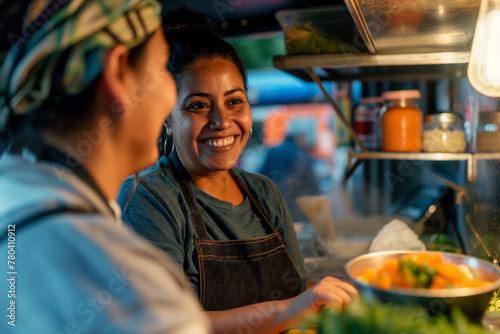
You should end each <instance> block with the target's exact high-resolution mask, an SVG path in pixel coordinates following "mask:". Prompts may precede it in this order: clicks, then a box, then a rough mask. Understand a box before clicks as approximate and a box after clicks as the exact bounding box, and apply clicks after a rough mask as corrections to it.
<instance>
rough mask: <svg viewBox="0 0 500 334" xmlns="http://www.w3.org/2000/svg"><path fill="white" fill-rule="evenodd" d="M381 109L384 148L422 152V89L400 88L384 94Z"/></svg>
mask: <svg viewBox="0 0 500 334" xmlns="http://www.w3.org/2000/svg"><path fill="white" fill-rule="evenodd" d="M383 99H384V107H383V108H382V110H381V113H382V116H381V122H380V124H381V130H382V150H383V151H385V152H420V151H421V150H422V123H423V121H422V111H421V110H420V109H419V108H418V101H419V99H420V91H418V90H398V91H389V92H385V93H384V94H383Z"/></svg>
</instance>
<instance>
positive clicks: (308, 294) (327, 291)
mask: <svg viewBox="0 0 500 334" xmlns="http://www.w3.org/2000/svg"><path fill="white" fill-rule="evenodd" d="M357 296H358V291H357V290H356V288H354V287H353V286H352V285H350V284H348V283H346V282H344V281H341V280H339V279H337V278H334V277H325V278H323V279H322V280H321V281H319V282H318V283H316V284H315V285H313V286H312V287H311V288H309V289H308V290H306V291H304V292H303V293H302V294H300V295H298V296H297V297H295V299H296V300H295V301H293V303H297V304H300V305H301V306H302V308H303V309H304V310H308V309H310V310H317V309H318V308H319V307H320V306H322V305H327V306H334V305H335V306H337V307H339V308H343V307H345V306H347V305H348V304H349V303H350V302H351V301H352V299H353V298H356V297H357Z"/></svg>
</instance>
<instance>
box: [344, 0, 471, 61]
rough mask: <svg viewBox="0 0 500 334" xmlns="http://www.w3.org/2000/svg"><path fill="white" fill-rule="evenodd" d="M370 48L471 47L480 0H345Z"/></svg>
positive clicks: (453, 48) (415, 50)
mask: <svg viewBox="0 0 500 334" xmlns="http://www.w3.org/2000/svg"><path fill="white" fill-rule="evenodd" d="M344 2H345V3H346V5H347V7H348V8H349V11H350V13H351V16H352V17H353V19H354V22H355V24H356V26H357V28H358V30H359V31H360V34H361V36H362V37H363V40H364V42H365V44H366V45H367V46H368V47H369V50H370V52H372V53H375V52H376V53H380V52H417V51H442V50H459V49H461V50H466V49H470V44H471V41H472V37H473V35H474V29H475V26H476V21H477V15H478V11H479V3H480V0H422V1H400V0H376V1H374V0H344Z"/></svg>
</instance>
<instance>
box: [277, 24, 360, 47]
mask: <svg viewBox="0 0 500 334" xmlns="http://www.w3.org/2000/svg"><path fill="white" fill-rule="evenodd" d="M285 43H286V49H287V52H288V53H290V54H307V53H339V52H354V51H355V48H354V47H352V46H350V45H348V44H346V43H342V41H341V40H340V38H338V37H334V36H331V35H330V34H329V33H327V32H324V31H321V30H317V29H314V28H313V27H312V24H311V22H307V23H303V24H297V25H295V26H293V27H292V28H290V29H288V30H285Z"/></svg>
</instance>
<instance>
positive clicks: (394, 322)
mask: <svg viewBox="0 0 500 334" xmlns="http://www.w3.org/2000/svg"><path fill="white" fill-rule="evenodd" d="M302 328H305V329H309V328H315V329H316V330H317V333H318V334H337V333H338V334H341V333H356V334H373V333H383V334H401V333H405V334H422V333H425V334H462V333H463V334H491V333H493V332H491V331H490V330H488V329H486V328H484V327H482V326H480V325H479V324H477V323H474V322H472V321H470V320H469V319H468V318H467V317H466V316H465V315H464V314H463V313H462V312H461V311H460V309H458V308H455V309H453V310H452V313H451V316H450V317H449V318H448V317H446V316H445V315H439V316H437V317H431V316H430V315H429V314H428V313H427V311H426V310H425V309H424V308H421V307H418V306H401V305H395V304H390V303H387V304H383V303H378V302H377V303H367V302H366V301H364V300H362V299H359V300H355V301H353V302H352V303H351V304H350V305H349V306H348V308H347V309H346V310H344V311H342V312H338V311H334V310H332V309H325V310H323V311H321V312H319V313H317V314H314V315H312V316H310V317H308V318H307V319H305V321H304V324H303V327H302Z"/></svg>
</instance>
